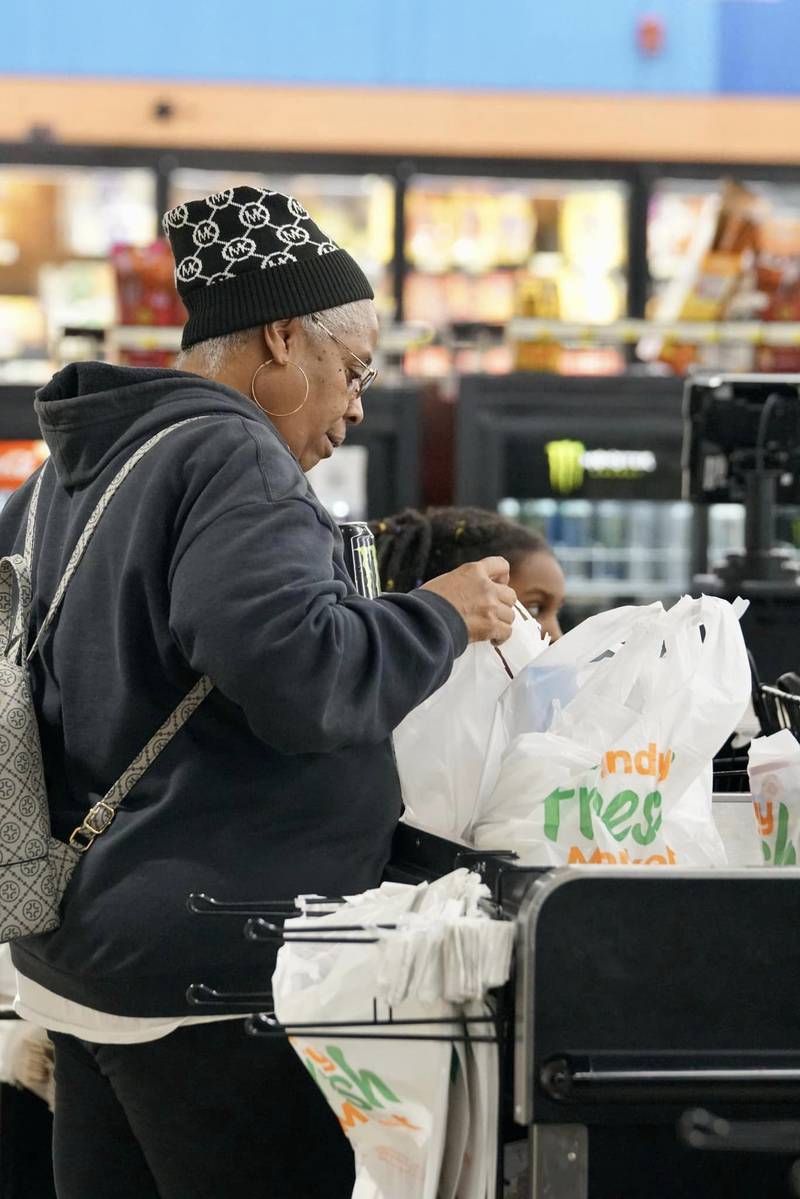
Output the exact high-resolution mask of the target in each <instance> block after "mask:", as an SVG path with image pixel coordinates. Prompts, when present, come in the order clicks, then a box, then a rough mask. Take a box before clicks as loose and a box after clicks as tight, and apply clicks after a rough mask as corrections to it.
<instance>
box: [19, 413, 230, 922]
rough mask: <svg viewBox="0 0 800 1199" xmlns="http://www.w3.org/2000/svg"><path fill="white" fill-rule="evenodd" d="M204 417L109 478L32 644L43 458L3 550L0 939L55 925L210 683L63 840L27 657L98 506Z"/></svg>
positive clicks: (203, 682) (198, 687) (203, 683)
mask: <svg viewBox="0 0 800 1199" xmlns="http://www.w3.org/2000/svg"><path fill="white" fill-rule="evenodd" d="M203 419H206V418H204V417H190V418H189V419H188V420H182V421H178V422H177V423H176V424H173V425H170V426H168V427H167V428H166V429H162V430H161V431H160V432H158V433H156V434H155V436H153V437H151V438H150V440H149V441H146V442H145V443H144V444H143V445H142V446H140V448H139V449H138V450H137V451H136V452H135V453H134V454H133V455H132V456H131V457H130V458H129V459H128V460H127V462H126V463H125V464H124V466H123V467H122V468H121V469H120V470H119V472H118V473H117V474H116V475H115V477H114V478H113V479H112V481H111V483H110V484H109V486H108V488H107V489H106V491H105V492H104V494H103V496H102V497H101V499H100V500H99V502H98V503H97V506H96V507H95V509H94V511H93V512H92V515H91V517H90V518H89V521H88V523H87V525H86V528H85V529H84V531H83V532H82V533H81V536H80V537H79V539H78V543H77V545H76V546H75V549H74V550H73V552H72V556H71V557H70V560H69V562H68V564H67V568H66V570H65V572H64V577H63V578H62V579H61V582H60V583H59V585H58V587H57V588H56V592H55V595H54V597H53V601H52V603H51V605H50V608H49V609H48V612H47V614H46V616H45V618H44V620H43V622H42V625H41V628H40V629H39V632H38V635H37V637H36V639H35V641H34V643H33V645H32V646H31V648H30V650H28V622H29V617H30V609H31V601H32V598H33V593H32V589H31V560H32V554H33V544H34V536H35V531H36V509H37V506H38V502H39V493H40V491H41V486H42V478H43V476H44V472H45V470H46V469H47V466H45V467H43V469H42V471H41V473H40V475H39V478H38V480H37V482H36V486H35V488H34V492H33V496H32V498H31V502H30V507H29V509H28V519H27V525H26V530H25V547H24V553H23V554H22V555H18V554H15V555H12V556H10V557H7V558H2V559H0V942H3V941H16V940H18V939H19V938H20V937H29V936H33V935H35V934H38V933H46V932H50V931H51V930H52V929H54V928H57V927H58V925H59V923H60V919H61V918H60V912H59V908H60V903H61V899H62V896H63V894H64V891H65V889H66V886H67V883H68V882H69V880H70V877H71V875H72V873H73V871H74V870H75V867H76V866H77V864H78V862H79V861H80V858H81V855H82V854H84V853H86V851H87V850H88V849H90V848H91V846H92V844H93V842H94V841H95V839H96V838H97V837H99V836H101V835H102V834H103V833H105V832H106V831H107V829H108V828H109V826H110V824H111V822H112V821H113V819H114V817H115V815H116V812H117V809H118V808H119V806H120V804H121V803H122V802H123V800H124V799H125V797H126V796H127V795H128V794H129V793H130V791H131V790H132V788H133V787H134V786H135V785H136V783H137V782H138V781H139V779H140V778H141V777H142V775H143V774H144V772H145V771H146V770H147V769H148V767H149V766H151V765H152V763H153V762H154V761H155V760H156V758H157V757H158V755H159V754H160V753H161V751H162V750H163V749H165V748H166V746H167V745H169V743H170V741H171V740H172V738H173V737H174V736H175V734H176V733H177V732H178V731H179V730H180V729H181V728H182V727H183V725H184V724H185V723H186V721H187V720H188V719H189V717H190V716H191V715H192V713H193V712H194V711H195V710H196V709H197V708H198V707H199V705H200V704H201V703H202V702H203V700H204V699H205V698H206V696H207V695H208V694H209V692H210V691H211V690H212V688H213V684H212V682H211V680H210V679H209V678H208V676H205V675H204V676H203V678H201V679H200V680H199V681H198V682H197V683H196V684H195V685H194V687H193V688H192V689H191V691H190V692H189V693H188V695H187V696H186V697H185V698H184V699H183V700H181V702H180V703H179V704H178V706H177V708H175V710H174V711H173V712H172V713H171V714H170V716H169V717H168V718H167V719H166V720H165V721H164V723H163V724H162V725H161V727H160V728H159V729H158V731H157V732H156V733H155V734H154V736H153V737H151V739H150V740H149V741H148V743H147V745H146V746H145V747H144V749H143V750H142V751H141V753H139V754H137V756H136V757H135V758H134V760H133V762H131V764H130V765H129V766H128V768H127V770H125V772H124V773H123V774H122V775H121V776H120V778H119V779H117V781H116V782H115V783H114V785H113V787H111V788H110V789H109V790H108V791H107V792H106V794H105V795H104V796H103V798H102V799H101V800H99V801H98V802H97V803H96V804H94V806H93V807H91V808H90V809H89V811H88V812H87V813H86V815H85V816H84V818H83V820H82V822H81V823H80V825H78V827H77V828H76V829H75V830H74V831H73V833H72V834H71V836H70V838H69V842H64V841H59V840H58V839H57V838H56V837H54V836H53V835H52V833H51V831H50V811H49V807H48V802H47V790H46V787H45V771H44V763H43V761H42V750H41V744H40V741H39V728H38V725H37V721H36V712H35V710H34V706H33V698H32V693H31V681H30V675H29V667H28V664H29V662H30V660H31V658H32V657H33V655H34V654H35V653H36V652H37V650H38V649H39V646H40V644H41V642H42V638H43V637H44V636H45V635H46V634H47V631H48V629H49V628H50V626H51V625H52V623H53V621H54V620H55V618H56V616H57V614H58V611H59V609H60V607H61V603H62V601H63V599H64V595H65V593H66V590H67V587H68V586H69V584H70V581H71V580H72V577H73V575H74V574H75V571H76V569H77V567H78V564H79V563H80V560H81V558H82V557H83V555H84V553H85V551H86V548H87V546H88V544H89V542H90V541H91V539H92V536H93V535H94V533H95V530H96V529H97V526H98V524H99V523H100V520H101V518H102V516H103V513H104V512H105V510H106V508H107V507H108V505H109V504H110V503H111V500H112V499H113V498H114V496H115V495H116V493H117V491H118V490H119V489H120V487H121V486H122V484H123V483H124V481H125V479H126V478H127V477H128V475H129V474H130V473H131V471H132V470H134V468H135V467H136V466H137V465H138V464H139V463H140V462H141V460H142V458H144V456H145V455H146V454H148V453H149V452H150V450H152V449H153V448H154V446H156V445H158V443H159V442H160V441H162V440H163V439H164V438H165V437H167V436H169V434H170V433H173V432H174V431H175V430H176V429H180V428H182V427H183V426H184V425H188V424H191V423H193V422H194V421H196V420H203Z"/></svg>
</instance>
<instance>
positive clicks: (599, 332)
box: [507, 317, 800, 346]
mask: <svg viewBox="0 0 800 1199" xmlns="http://www.w3.org/2000/svg"><path fill="white" fill-rule="evenodd" d="M507 331H508V337H509V338H510V339H511V340H512V341H538V342H559V343H560V342H574V341H577V342H582V343H584V344H587V345H635V344H636V343H637V342H639V341H641V340H642V338H649V337H652V338H658V339H661V340H663V341H667V342H669V341H671V342H677V343H680V344H682V345H721V344H730V345H752V346H758V345H763V346H800V322H798V321H664V322H662V321H646V320H633V319H631V320H623V321H613V322H612V323H611V324H608V325H587V324H578V323H575V322H570V321H548V320H539V319H535V318H532V317H517V318H515V319H514V320H512V321H509V323H508V326H507Z"/></svg>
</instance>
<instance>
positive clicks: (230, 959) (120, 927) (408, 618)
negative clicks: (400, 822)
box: [0, 363, 467, 1016]
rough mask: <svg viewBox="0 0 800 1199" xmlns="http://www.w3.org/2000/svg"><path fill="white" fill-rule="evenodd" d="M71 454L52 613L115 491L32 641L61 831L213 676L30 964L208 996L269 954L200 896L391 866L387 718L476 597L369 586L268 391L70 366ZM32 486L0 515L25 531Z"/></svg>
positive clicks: (70, 991)
mask: <svg viewBox="0 0 800 1199" xmlns="http://www.w3.org/2000/svg"><path fill="white" fill-rule="evenodd" d="M36 408H37V413H38V416H39V421H40V424H41V428H42V435H43V436H44V438H45V439H46V441H47V443H48V445H49V447H50V450H51V455H52V460H51V462H49V463H48V464H47V465H46V466H45V467H44V468H43V470H44V482H43V486H42V494H41V499H40V503H39V517H38V522H37V526H38V527H37V536H36V544H35V550H34V591H35V603H34V616H33V628H34V629H35V628H36V627H38V625H39V624H40V623H41V620H42V618H43V615H44V612H45V611H46V608H47V605H48V602H49V600H50V599H51V597H52V595H53V592H54V590H55V588H56V585H57V583H58V580H59V578H60V577H61V575H62V573H63V571H64V568H65V566H66V563H67V559H68V557H69V554H70V552H71V550H72V548H73V546H74V545H75V542H76V541H77V538H78V536H79V535H80V532H81V531H82V529H83V527H84V525H85V523H86V521H87V519H88V517H89V515H90V513H91V511H92V509H93V507H94V505H95V504H96V503H97V501H98V499H99V497H100V495H101V494H102V492H103V491H104V489H105V488H106V486H107V485H108V483H109V481H110V480H111V478H112V477H113V475H114V474H115V473H116V471H117V470H119V468H120V467H121V466H122V464H123V463H124V462H125V460H126V459H127V458H128V457H129V455H130V454H131V453H132V452H133V451H134V450H135V449H136V448H137V447H138V446H139V445H141V444H142V443H143V442H144V441H146V440H147V438H148V437H150V436H151V435H152V434H153V433H155V432H156V431H157V430H159V429H162V428H164V427H165V426H167V425H169V424H171V423H173V422H175V421H179V420H181V419H183V418H185V417H188V416H198V415H207V416H208V417H209V419H206V420H202V421H197V422H195V423H193V424H190V425H188V426H186V427H184V428H182V429H180V430H178V431H177V432H175V433H173V434H171V435H170V436H169V437H167V438H165V439H164V441H162V442H161V443H160V444H159V445H158V446H156V447H155V448H154V449H153V450H151V451H150V453H149V454H148V455H147V457H145V458H144V460H143V461H142V462H141V464H140V465H139V466H137V467H136V469H135V470H134V472H133V473H132V474H131V475H130V476H129V478H128V479H127V480H126V482H125V483H124V484H123V487H122V489H121V490H120V491H119V493H118V494H117V495H116V497H115V498H114V500H113V501H112V503H111V505H110V507H109V509H108V511H107V512H106V514H105V516H104V517H103V520H102V522H101V524H100V526H99V528H98V530H97V532H96V534H95V536H94V539H93V540H92V542H91V544H90V546H89V549H88V550H87V552H86V555H85V557H84V559H83V561H82V562H81V564H80V566H79V568H78V571H77V574H76V575H75V578H74V579H73V581H72V583H71V585H70V588H69V590H68V592H67V595H66V598H65V600H64V605H63V609H62V611H61V613H60V615H59V617H58V620H57V622H56V624H55V625H54V626H53V628H52V629H51V630H50V631H49V632H48V634H47V635H46V638H45V639H44V641H43V645H42V651H41V653H40V654H39V655H37V657H36V658H35V659H34V660H33V663H32V675H33V680H34V697H35V702H36V708H37V715H38V718H39V725H40V730H41V736H42V750H43V755H44V761H45V768H46V774H47V785H48V796H49V801H50V807H51V817H52V823H53V831H54V833H55V835H56V836H59V837H62V838H66V837H68V836H69V833H70V832H71V830H72V829H73V828H74V827H75V826H76V825H77V824H79V823H80V821H81V819H82V817H83V815H84V814H85V812H86V810H87V809H88V808H89V807H90V805H91V804H92V803H93V802H94V801H95V800H96V799H97V798H99V797H100V796H101V795H103V794H104V792H105V791H106V790H107V789H108V788H109V786H111V784H112V783H114V782H115V781H116V779H117V778H118V776H119V775H120V774H121V773H122V771H123V770H124V769H125V767H126V766H127V765H128V764H129V763H130V762H131V760H132V759H133V758H134V757H135V756H136V754H137V753H138V751H139V750H140V749H141V748H142V747H143V746H144V744H145V743H146V742H147V741H148V739H149V738H150V737H151V736H152V734H153V733H154V732H155V730H156V729H157V728H158V727H159V725H160V724H161V722H162V721H163V720H164V719H165V717H166V716H167V715H168V714H169V713H170V712H171V711H172V709H173V708H174V707H175V706H176V704H177V703H178V702H179V701H180V699H181V698H182V697H183V696H184V695H185V694H186V693H187V692H188V691H189V690H190V688H191V687H192V686H193V684H194V683H195V682H196V681H197V678H198V676H199V675H202V674H209V675H210V676H211V678H212V680H213V682H214V683H215V685H216V689H215V690H214V691H213V692H212V693H211V695H210V696H209V698H208V699H207V700H206V701H205V702H204V703H203V704H202V705H201V707H200V708H199V710H198V711H197V712H196V713H195V714H194V715H193V716H192V717H191V719H190V721H189V722H188V724H187V725H186V726H185V728H184V729H183V730H182V731H181V732H180V733H179V734H178V735H177V737H176V738H175V739H174V741H173V742H172V743H171V744H170V745H169V746H168V748H167V749H165V750H164V752H163V753H162V754H161V756H160V757H159V758H158V759H157V761H156V762H155V764H154V765H153V766H152V767H151V768H150V770H149V771H148V772H147V773H146V774H145V776H144V777H143V778H142V780H141V781H140V782H139V783H138V784H137V785H136V787H135V788H134V790H133V791H132V792H131V794H130V796H129V797H128V798H127V799H126V800H125V803H124V804H123V806H122V808H121V809H120V810H119V812H118V814H117V817H116V820H115V821H114V823H113V825H112V826H111V828H110V829H109V830H108V831H107V832H106V833H105V835H104V836H102V837H99V838H98V839H97V841H96V842H95V844H94V845H93V846H92V848H91V850H90V851H89V852H88V853H87V854H86V855H85V857H84V858H83V860H82V861H81V863H80V865H79V867H78V869H77V871H76V873H75V875H74V876H73V880H72V882H71V883H70V885H69V888H68V890H67V894H66V897H65V903H64V912H63V923H62V925H61V927H60V928H59V929H58V930H56V931H55V932H53V933H48V934H46V935H44V936H41V937H30V938H27V939H25V940H24V941H21V942H18V943H16V944H15V945H14V947H13V958H14V963H15V965H16V966H17V968H18V969H19V970H20V971H21V972H22V973H23V974H25V975H26V976H27V977H28V978H31V979H33V980H34V981H35V982H37V983H39V984H41V985H42V986H44V987H47V988H49V989H50V990H52V991H55V992H57V993H58V994H60V995H62V996H64V997H65V998H67V999H71V1000H75V1001H77V1002H79V1003H83V1004H87V1005H89V1006H90V1007H95V1008H99V1009H101V1010H103V1011H107V1012H111V1013H114V1014H118V1015H129V1016H162V1015H166V1016H169V1015H180V1014H183V1013H185V1012H186V1010H187V1009H186V1001H185V990H186V987H187V985H188V984H189V983H192V982H205V983H210V984H213V985H215V986H218V987H220V988H221V989H231V990H236V989H240V990H241V989H243V990H253V989H254V988H257V987H263V986H265V985H266V984H267V983H268V978H269V972H270V969H271V959H270V955H268V954H266V953H265V952H264V951H263V950H259V949H258V948H257V947H255V946H253V945H249V944H248V943H246V942H245V941H244V939H243V937H242V933H241V927H240V925H239V923H238V922H236V921H229V920H227V919H222V918H202V917H197V916H191V915H190V914H189V913H188V912H187V910H186V898H187V896H188V894H189V893H190V892H191V891H205V892H207V893H209V894H211V895H214V896H217V897H219V898H221V899H240V900H241V899H244V900H248V899H265V898H272V897H275V898H292V897H294V896H295V895H296V894H298V893H301V892H318V893H321V894H331V895H335V894H342V893H345V892H349V893H352V892H357V891H361V890H363V889H365V888H367V887H371V886H374V885H376V884H377V883H378V882H379V880H380V877H381V872H382V869H383V867H384V865H385V862H386V859H387V855H388V852H389V844H390V839H391V835H392V831H393V829H394V827H395V824H396V822H397V818H398V815H399V812H400V790H399V784H398V779H397V773H396V770H395V766H394V760H393V756H392V747H391V740H390V735H391V732H392V730H393V729H394V728H395V727H396V725H397V724H399V722H400V721H401V720H402V719H403V717H404V716H405V715H406V714H407V713H408V712H409V711H410V710H411V709H412V708H414V707H415V706H416V705H417V704H419V703H420V702H421V701H422V700H423V699H425V698H426V697H427V696H428V695H429V694H430V693H431V692H432V691H434V690H435V689H436V688H437V687H438V686H440V685H441V684H442V683H443V682H444V680H445V679H446V678H447V676H448V674H449V672H450V669H451V667H452V662H453V658H454V656H455V655H458V654H460V653H461V652H462V651H463V649H464V648H465V646H466V641H467V635H466V628H465V626H464V623H463V621H462V620H461V617H460V616H459V615H458V613H457V612H456V610H455V609H454V608H453V607H451V605H450V604H448V603H447V602H446V601H445V600H443V599H441V598H440V597H439V596H436V595H433V594H432V593H430V592H421V591H418V592H415V593H414V594H412V595H407V596H401V595H398V596H391V597H389V596H387V597H383V598H381V599H378V600H366V599H362V598H361V597H360V596H358V595H356V594H354V591H353V587H352V585H351V583H350V581H349V579H348V576H347V573H346V570H345V567H344V564H343V560H342V555H341V540H340V537H339V533H338V530H337V529H336V526H335V525H334V523H333V522H332V521H331V519H330V517H329V516H328V514H327V512H326V511H325V510H324V509H323V508H322V507H321V505H320V504H319V502H318V500H317V499H316V497H315V495H314V493H313V490H312V489H311V487H310V485H309V483H308V482H307V480H306V477H305V475H304V474H303V472H302V471H301V469H300V467H299V466H298V464H297V462H296V461H295V459H294V457H293V456H292V454H291V453H290V452H289V450H288V449H287V448H286V446H285V445H284V443H283V442H282V441H281V439H280V438H279V437H278V435H277V433H276V431H275V429H274V427H273V425H272V423H271V422H270V421H269V420H268V418H267V417H266V416H264V415H263V413H261V411H260V410H259V409H258V408H257V407H256V405H254V404H253V403H252V402H251V401H250V400H248V399H247V398H246V397H244V396H242V395H240V394H239V393H238V392H235V391H232V390H230V389H229V388H227V387H223V386H221V385H218V384H215V383H210V382H208V381H206V380H204V379H201V378H199V377H198V376H195V375H189V374H185V373H181V372H178V371H161V370H132V369H127V368H119V367H112V366H106V365H102V364H98V363H87V364H78V365H72V366H68V367H66V368H65V369H64V370H62V371H61V372H60V373H59V374H57V375H56V376H55V378H54V379H53V380H52V381H51V383H49V384H48V385H47V387H45V388H44V389H43V390H42V391H41V392H40V393H39V396H38V398H37V401H36ZM31 490H32V484H31V483H29V484H26V486H25V487H23V488H22V489H21V490H20V491H19V492H18V493H17V494H15V495H14V496H13V497H12V499H11V500H10V501H9V503H8V505H7V506H6V508H5V509H4V510H3V512H2V515H0V553H3V554H8V553H10V552H12V551H16V552H20V551H21V547H22V539H23V533H24V523H25V516H26V510H27V505H28V501H29V498H30V494H31Z"/></svg>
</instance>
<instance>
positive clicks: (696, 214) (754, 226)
mask: <svg viewBox="0 0 800 1199" xmlns="http://www.w3.org/2000/svg"><path fill="white" fill-rule="evenodd" d="M647 239H648V261H649V269H650V276H651V279H652V281H653V293H652V296H651V299H650V303H649V306H648V315H649V316H651V317H653V318H654V319H656V320H659V321H670V320H676V319H684V320H690V321H691V320H699V321H719V320H723V319H728V320H729V319H743V320H747V319H758V320H759V321H766V322H774V321H794V320H796V319H797V315H798V312H800V309H798V305H797V302H796V295H797V289H798V279H799V278H800V189H798V188H797V187H796V186H794V185H792V184H781V183H768V182H765V181H759V180H748V181H746V182H744V183H740V182H736V181H734V180H731V179H727V180H726V179H723V180H721V181H712V180H709V181H700V180H690V179H686V180H677V179H669V178H667V179H662V180H660V181H659V182H658V183H657V184H656V185H655V187H654V190H653V194H652V199H651V203H650V212H649V218H648V229H647ZM641 354H642V356H643V357H644V358H645V359H647V360H650V359H652V358H653V357H660V358H661V359H662V360H663V361H665V362H667V363H668V364H669V365H670V366H671V367H672V368H673V369H675V370H676V371H679V372H683V371H685V370H686V369H688V367H689V366H690V365H692V364H699V365H701V366H707V367H713V368H715V369H727V370H748V369H753V368H755V369H758V370H776V371H777V370H795V369H798V366H800V352H798V351H797V350H796V349H794V348H792V347H791V346H784V347H778V348H776V347H773V346H760V345H755V344H754V339H752V338H751V337H748V338H746V339H745V340H744V342H743V344H741V345H740V346H738V347H735V348H734V347H731V348H726V349H725V350H722V349H721V348H720V347H719V346H716V345H713V344H710V345H706V346H705V347H703V346H697V345H688V344H680V343H674V342H664V341H662V340H661V339H659V338H658V337H657V336H654V337H648V338H645V340H644V341H643V343H642V345H641Z"/></svg>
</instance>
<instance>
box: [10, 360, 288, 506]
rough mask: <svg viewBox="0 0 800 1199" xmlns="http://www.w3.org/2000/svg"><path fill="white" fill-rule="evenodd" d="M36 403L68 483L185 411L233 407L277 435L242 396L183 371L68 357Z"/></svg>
mask: <svg viewBox="0 0 800 1199" xmlns="http://www.w3.org/2000/svg"><path fill="white" fill-rule="evenodd" d="M34 408H35V410H36V415H37V417H38V419H39V427H40V428H41V430H42V437H43V438H44V440H45V441H46V442H47V446H48V448H49V450H50V454H51V456H52V459H53V464H54V466H55V468H56V473H57V475H58V478H59V482H60V483H61V484H62V486H63V487H66V488H68V489H70V490H71V489H73V488H76V487H83V486H85V485H86V484H87V483H90V482H91V481H92V480H93V479H94V478H96V476H97V475H98V474H100V472H101V471H102V470H103V469H104V467H105V466H106V465H107V463H108V462H109V460H110V459H111V458H112V457H113V456H114V455H116V454H118V453H119V452H120V450H123V449H124V448H125V447H126V446H128V445H130V446H131V449H133V448H134V447H135V446H137V445H138V444H140V443H141V442H142V441H144V440H146V439H147V438H148V437H151V436H152V435H153V434H154V433H157V432H158V430H159V429H163V428H165V427H166V426H167V425H171V424H174V423H175V422H176V421H179V420H183V419H184V418H185V417H189V416H200V415H206V414H207V415H212V414H215V413H220V414H221V415H224V414H226V413H229V414H231V413H238V414H239V415H240V416H243V417H245V418H246V419H248V420H252V421H255V422H257V423H258V424H260V425H262V426H263V425H266V426H267V427H268V428H269V429H270V430H272V432H273V435H274V436H275V437H276V438H277V433H275V429H274V426H273V424H272V422H271V421H270V420H269V418H268V417H267V416H265V414H264V413H263V412H262V411H261V410H260V408H258V407H257V405H255V404H254V403H253V402H252V400H250V399H248V397H247V396H244V395H242V394H241V393H240V392H238V391H234V390H233V389H232V388H230V387H225V386H223V384H221V383H214V382H212V381H211V380H209V379H204V378H202V377H201V376H200V375H192V374H189V373H188V372H187V371H175V370H161V369H158V368H149V369H142V368H136V367H127V366H111V365H110V364H109V363H105V362H73V363H70V365H69V366H65V367H64V369H63V370H60V371H59V372H58V373H57V374H56V375H54V376H53V378H52V379H51V380H50V382H49V383H48V384H46V386H44V387H43V388H41V390H40V391H38V392H37V394H36V401H35V403H34Z"/></svg>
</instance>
